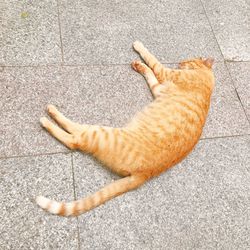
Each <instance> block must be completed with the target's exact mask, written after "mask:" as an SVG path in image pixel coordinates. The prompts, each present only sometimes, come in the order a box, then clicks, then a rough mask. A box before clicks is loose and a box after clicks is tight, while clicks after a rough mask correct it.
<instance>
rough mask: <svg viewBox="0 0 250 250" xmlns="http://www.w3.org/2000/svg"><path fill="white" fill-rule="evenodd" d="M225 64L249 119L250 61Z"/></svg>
mask: <svg viewBox="0 0 250 250" xmlns="http://www.w3.org/2000/svg"><path fill="white" fill-rule="evenodd" d="M227 66H228V68H229V70H230V73H231V77H232V79H233V81H234V85H235V87H236V89H237V92H238V94H239V97H240V100H241V102H242V105H243V108H244V110H245V112H246V114H247V116H248V120H249V121H250V74H249V71H250V62H238V63H227Z"/></svg>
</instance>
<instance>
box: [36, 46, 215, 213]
mask: <svg viewBox="0 0 250 250" xmlns="http://www.w3.org/2000/svg"><path fill="white" fill-rule="evenodd" d="M133 46H134V49H135V50H136V51H137V52H138V53H139V54H140V56H141V57H142V58H143V60H144V61H145V63H146V64H147V65H146V64H144V63H142V62H140V61H134V62H133V63H132V67H133V68H134V70H136V71H137V72H139V73H141V74H142V75H143V76H144V77H145V79H146V81H147V83H148V85H149V87H150V89H151V91H152V94H153V96H154V97H155V100H154V101H153V102H152V103H151V104H149V105H148V106H147V107H146V108H145V109H144V110H143V111H142V112H140V113H138V114H137V115H136V116H135V117H134V118H133V119H132V120H131V122H129V123H128V124H127V125H126V126H124V127H122V128H111V127H103V126H96V125H81V124H77V123H74V122H72V121H70V120H68V119H67V118H66V117H64V116H63V115H62V114H61V113H60V112H59V111H58V110H57V109H56V108H55V107H54V106H53V105H49V106H48V113H49V115H50V116H51V117H52V118H53V119H54V120H55V121H56V122H57V123H58V124H59V125H60V126H61V127H62V128H64V130H63V129H61V128H59V127H58V126H56V125H55V124H54V123H52V122H51V121H49V120H48V119H47V118H45V117H43V118H41V123H42V126H43V127H44V128H46V129H47V130H48V131H49V133H51V134H52V135H53V136H54V137H56V138H57V139H58V140H59V141H61V142H62V143H64V144H65V145H66V146H67V147H69V148H71V149H80V150H82V151H84V152H86V153H90V154H92V155H94V156H95V157H96V158H98V159H99V160H100V161H102V162H103V163H104V164H105V165H106V166H108V167H109V168H110V169H111V170H112V171H113V172H116V173H117V174H119V175H121V176H124V178H122V179H120V180H117V181H115V182H113V183H111V184H109V185H107V186H105V187H104V188H102V189H101V190H99V191H97V192H96V193H94V194H92V195H90V196H88V197H86V198H83V199H80V200H78V201H73V202H69V203H62V202H56V201H52V200H50V199H47V198H45V197H43V196H38V197H37V200H36V201H37V203H38V204H39V205H40V206H41V207H42V208H43V209H45V210H47V211H49V212H51V213H53V214H58V215H61V216H76V215H79V214H81V213H84V212H87V211H89V210H91V209H93V208H95V207H97V206H99V205H101V204H103V203H104V202H106V201H108V200H110V199H112V198H114V197H116V196H118V195H120V194H122V193H125V192H127V191H129V190H132V189H135V188H137V187H139V186H140V185H142V184H143V183H144V182H145V181H147V180H148V179H150V178H152V177H154V176H157V175H159V174H160V173H162V172H163V171H165V170H166V169H168V168H170V167H171V166H173V165H175V164H176V163H178V162H180V161H181V160H182V159H183V158H184V157H185V156H186V155H187V154H188V153H189V152H190V151H191V150H192V149H193V147H194V146H195V144H196V143H197V142H198V140H199V137H200V135H201V133H202V129H203V126H204V124H205V120H206V116H207V113H208V109H209V105H210V97H211V94H212V90H213V87H214V76H213V72H212V69H211V68H212V64H213V60H212V59H202V58H199V59H192V60H187V61H183V62H181V63H180V64H179V69H169V68H166V67H164V66H163V65H162V64H161V63H160V62H158V60H157V59H156V58H155V57H154V56H153V55H152V54H150V53H149V51H148V50H147V49H146V48H145V47H144V46H143V44H142V43H140V42H135V43H134V45H133Z"/></svg>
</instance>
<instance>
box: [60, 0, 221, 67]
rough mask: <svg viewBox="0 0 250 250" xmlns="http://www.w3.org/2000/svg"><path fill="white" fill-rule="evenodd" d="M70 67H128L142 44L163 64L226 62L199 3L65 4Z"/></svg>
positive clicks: (127, 0)
mask: <svg viewBox="0 0 250 250" xmlns="http://www.w3.org/2000/svg"><path fill="white" fill-rule="evenodd" d="M59 8H60V20H61V27H62V41H63V48H64V58H65V63H66V64H84V65H85V64H124V63H130V62H131V61H132V60H134V59H135V57H136V56H135V54H134V53H133V50H132V48H131V45H132V43H133V42H134V41H135V40H141V41H142V42H143V43H144V44H145V46H147V47H148V49H149V50H150V51H152V52H153V53H154V54H155V55H156V56H157V57H158V58H159V59H160V60H161V61H162V62H179V60H181V59H186V58H188V57H194V56H213V57H215V58H216V59H220V60H223V58H222V55H221V53H220V50H219V47H218V45H217V43H216V40H215V38H214V36H213V33H212V30H211V27H210V25H209V22H208V20H207V18H206V15H205V13H204V10H203V7H202V5H201V3H200V1H199V0H195V1H184V0H176V1H172V2H171V4H170V3H169V2H168V1H153V0H151V1H143V0H136V1H130V0H125V1H124V0H117V1H82V0H76V1H75V0H62V1H61V3H60V5H59Z"/></svg>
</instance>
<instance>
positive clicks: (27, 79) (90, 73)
mask: <svg viewBox="0 0 250 250" xmlns="http://www.w3.org/2000/svg"><path fill="white" fill-rule="evenodd" d="M215 72H216V90H215V93H214V96H213V102H212V107H211V111H210V115H209V118H208V122H207V125H206V128H205V131H204V135H203V137H218V136H226V135H238V134H247V133H249V123H248V121H247V119H246V116H245V114H244V111H243V109H242V107H241V104H240V102H239V100H238V98H237V96H236V92H235V89H234V87H233V84H232V81H231V79H230V77H229V74H228V72H227V70H226V68H225V66H224V65H223V64H217V65H216V67H215ZM0 82H1V84H0V97H1V99H0V100H1V101H0V112H1V113H2V114H3V115H2V116H1V117H0V132H1V133H0V145H1V147H0V156H2V157H4V156H18V155H31V154H45V153H56V152H68V149H67V148H66V147H64V146H63V145H62V144H61V143H59V142H57V141H56V140H55V139H54V138H52V137H51V136H50V135H49V134H48V133H47V132H46V131H45V130H43V129H42V128H41V126H40V124H39V118H40V117H41V116H44V115H46V112H45V107H46V105H47V104H48V103H52V104H55V105H56V106H57V107H58V108H59V110H60V111H61V112H62V113H64V114H65V115H66V116H67V117H69V118H70V119H72V120H74V121H77V122H80V123H88V124H100V125H107V126H122V125H124V124H125V123H126V122H128V121H129V119H130V118H131V117H133V116H134V114H135V113H136V112H138V111H140V110H141V109H142V108H143V107H144V106H145V105H147V104H148V103H149V102H150V101H151V100H152V96H151V93H150V91H149V88H148V86H147V84H146V83H145V81H144V79H143V77H142V76H140V75H139V74H137V73H136V72H134V71H133V70H132V69H131V68H130V66H128V65H127V66H121V65H120V66H119V65H117V66H88V67H57V66H55V67H54V66H52V67H22V68H18V67H17V68H16V67H4V68H3V70H2V72H0Z"/></svg>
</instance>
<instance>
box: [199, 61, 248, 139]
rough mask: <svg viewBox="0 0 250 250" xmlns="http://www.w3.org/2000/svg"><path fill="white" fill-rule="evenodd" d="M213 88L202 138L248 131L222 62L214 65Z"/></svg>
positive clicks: (246, 121)
mask: <svg viewBox="0 0 250 250" xmlns="http://www.w3.org/2000/svg"><path fill="white" fill-rule="evenodd" d="M214 73H215V89H214V92H213V96H212V101H211V108H210V111H209V115H208V118H207V122H206V125H205V128H204V131H203V135H202V137H203V138H207V137H218V136H231V135H240V134H249V133H250V124H249V121H248V120H247V117H246V115H245V112H244V109H243V108H242V105H241V103H240V100H239V98H238V96H237V93H236V91H235V88H234V84H233V80H232V78H231V76H230V74H229V72H228V70H227V68H226V66H225V65H224V64H223V63H217V64H215V67H214Z"/></svg>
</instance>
